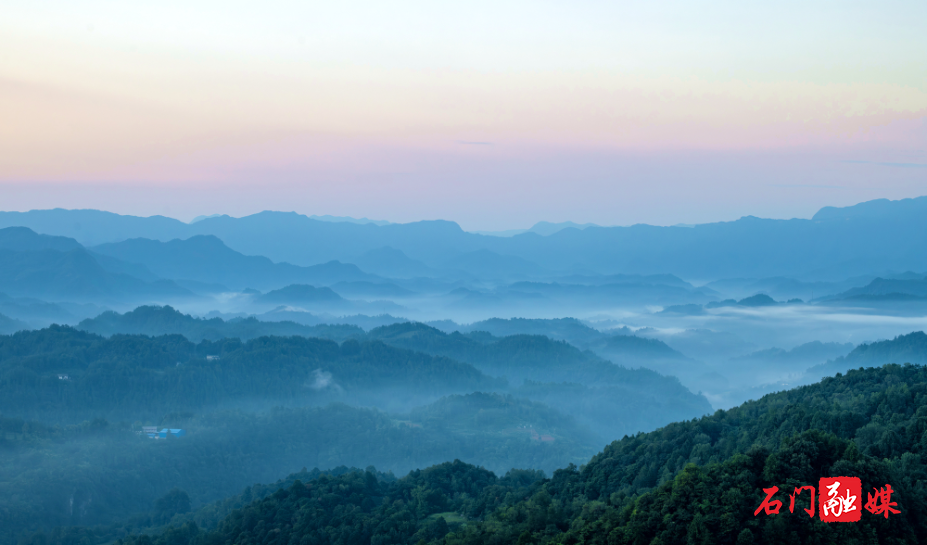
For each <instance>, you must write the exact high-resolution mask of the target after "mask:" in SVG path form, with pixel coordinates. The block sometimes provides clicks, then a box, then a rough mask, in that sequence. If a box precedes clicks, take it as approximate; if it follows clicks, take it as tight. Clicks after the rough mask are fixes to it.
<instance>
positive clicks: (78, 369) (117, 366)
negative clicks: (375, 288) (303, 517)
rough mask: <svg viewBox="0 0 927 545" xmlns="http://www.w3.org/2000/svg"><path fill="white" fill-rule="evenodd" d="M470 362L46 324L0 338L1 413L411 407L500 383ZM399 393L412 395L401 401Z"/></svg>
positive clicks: (134, 415) (345, 346) (352, 345)
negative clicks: (287, 405)
mask: <svg viewBox="0 0 927 545" xmlns="http://www.w3.org/2000/svg"><path fill="white" fill-rule="evenodd" d="M503 384H504V382H501V381H500V380H499V379H494V378H491V377H488V376H486V375H484V374H483V373H481V372H480V371H478V370H477V369H475V368H474V367H472V366H471V365H469V364H466V363H459V362H456V361H453V360H450V359H447V358H441V357H434V356H430V355H426V354H421V353H417V352H412V351H409V350H403V349H399V348H393V347H390V346H387V345H385V344H383V343H380V342H375V341H373V342H367V341H365V342H358V341H355V340H348V341H345V342H344V343H342V344H341V345H339V344H338V343H335V342H333V341H330V340H324V339H315V338H306V337H298V336H293V337H260V338H257V339H252V340H250V341H247V342H241V341H240V340H238V339H223V340H220V341H216V342H212V341H201V342H200V343H198V344H194V343H192V342H190V341H188V340H187V339H186V338H184V337H182V336H180V335H164V336H161V337H147V336H144V335H114V336H112V337H109V338H104V337H101V336H99V335H94V334H91V333H86V332H82V331H78V330H76V329H72V328H70V327H63V326H52V327H50V328H47V329H42V330H37V331H23V332H19V333H15V334H13V335H10V336H2V337H0V394H2V395H0V411H3V412H4V413H5V414H7V415H14V416H19V417H24V418H29V419H35V420H42V421H49V422H52V423H56V422H62V423H74V422H80V421H82V420H85V419H88V418H93V417H95V416H103V417H106V418H107V419H110V420H114V421H118V420H123V419H125V420H128V421H134V420H136V419H145V418H154V417H157V416H160V415H163V414H165V413H169V412H182V411H189V410H200V409H203V408H207V407H217V406H226V405H228V406H242V405H244V404H247V403H257V404H258V405H259V406H267V405H268V403H270V404H271V405H272V404H274V403H277V404H279V403H283V402H300V403H311V404H320V403H327V402H329V401H338V400H340V401H345V402H347V401H351V402H356V401H359V400H360V399H363V401H364V402H363V403H361V404H363V405H370V404H374V405H382V406H385V407H387V406H388V407H394V408H402V407H407V408H410V407H411V406H414V405H413V403H414V402H416V401H422V400H425V401H431V400H433V399H434V398H435V397H438V396H441V395H446V394H448V393H455V392H459V393H464V392H472V391H475V390H486V389H490V390H491V389H493V388H495V387H497V386H500V385H503ZM396 388H402V389H412V391H414V392H415V394H414V395H411V394H410V395H406V396H404V397H402V398H397V397H395V396H393V395H392V392H393V391H394V390H395V389H396Z"/></svg>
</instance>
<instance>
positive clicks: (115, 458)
mask: <svg viewBox="0 0 927 545" xmlns="http://www.w3.org/2000/svg"><path fill="white" fill-rule="evenodd" d="M139 424H151V425H157V426H158V427H159V429H160V428H161V427H162V426H163V427H171V428H183V429H185V430H186V432H187V435H186V436H185V437H183V438H170V439H169V440H164V441H155V440H151V439H148V437H146V436H140V435H138V434H137V431H138V428H139ZM545 439H549V440H545ZM600 447H601V443H600V442H598V441H597V440H596V439H595V438H594V436H593V435H592V434H591V433H590V432H588V431H584V430H583V429H582V428H581V427H578V426H576V424H575V422H573V421H572V419H571V418H569V417H566V416H564V415H563V414H561V413H559V412H557V411H555V410H552V409H550V408H548V407H546V406H544V405H540V404H536V403H531V402H528V401H524V400H518V399H513V398H511V397H505V396H500V395H498V394H472V395H467V396H451V397H448V398H443V399H441V400H438V401H437V402H435V403H434V404H431V405H427V406H424V407H419V408H416V409H415V410H414V411H413V412H412V413H411V414H407V415H390V414H387V413H384V412H382V411H378V410H374V409H362V408H357V407H350V406H347V405H343V404H332V405H329V406H327V407H324V408H277V409H273V410H270V411H267V412H265V413H259V414H253V413H248V412H242V411H218V412H213V413H208V414H203V415H194V414H191V413H174V414H166V415H164V416H163V417H161V418H160V419H158V420H156V421H151V422H141V423H135V424H126V423H109V422H107V421H106V420H102V419H96V420H93V421H88V422H84V423H81V424H77V425H70V426H47V425H43V424H41V423H38V422H34V421H24V420H22V419H17V418H9V417H0V461H2V465H0V467H2V469H0V527H2V528H4V529H5V531H6V535H3V532H0V539H5V541H4V542H7V543H9V542H11V541H9V540H11V539H14V538H15V537H16V535H18V534H19V533H21V532H23V531H28V530H35V529H38V528H41V527H43V526H44V527H46V528H52V527H54V526H71V525H98V524H112V521H114V520H119V519H124V518H126V517H129V516H130V515H132V514H134V513H144V512H148V511H149V510H150V509H151V508H152V505H153V502H154V501H155V500H156V499H157V498H159V497H161V496H163V495H164V494H166V493H168V492H169V491H170V489H172V488H178V489H180V490H183V491H185V493H186V494H188V497H189V498H190V501H192V502H193V504H194V505H201V504H203V503H204V502H211V501H214V500H217V499H219V498H224V497H226V496H229V495H230V494H234V493H235V492H237V491H239V490H240V489H241V488H242V487H243V486H246V485H249V484H251V483H255V482H270V481H273V480H274V479H276V478H277V476H279V475H281V474H287V473H290V472H293V471H296V470H298V469H299V468H300V467H303V466H308V467H322V468H332V467H336V466H339V465H344V464H347V465H354V466H367V465H375V466H377V467H379V468H381V469H383V470H385V471H391V472H395V473H397V474H405V473H407V472H408V471H410V470H412V469H415V468H420V467H428V466H430V465H433V464H436V463H440V462H442V461H445V460H447V459H453V458H460V459H461V460H464V461H467V462H470V463H475V464H479V465H482V466H485V467H487V468H489V469H492V470H494V471H498V472H504V471H507V470H509V469H511V468H513V467H534V468H539V469H543V470H545V471H547V472H551V471H553V470H555V469H556V468H559V467H563V466H565V465H568V464H570V463H583V462H584V461H586V460H588V459H589V457H590V456H591V455H592V454H593V453H595V452H596V451H597V450H598V449H599V448H600Z"/></svg>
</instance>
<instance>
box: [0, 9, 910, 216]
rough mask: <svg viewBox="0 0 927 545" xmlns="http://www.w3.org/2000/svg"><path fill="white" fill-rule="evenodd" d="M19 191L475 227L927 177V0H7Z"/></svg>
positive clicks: (780, 206) (1, 108)
mask: <svg viewBox="0 0 927 545" xmlns="http://www.w3.org/2000/svg"><path fill="white" fill-rule="evenodd" d="M2 11H3V17H2V18H0V119H2V120H3V122H2V123H0V203H2V205H0V208H3V209H6V210H28V209H36V208H53V207H64V208H98V209H105V210H111V211H114V212H120V213H128V214H136V215H151V214H163V215H168V216H172V217H177V218H180V219H183V220H189V219H191V218H193V217H194V216H198V215H202V214H213V213H228V214H231V215H233V216H242V215H247V214H250V213H255V212H258V211H261V210H265V209H270V210H287V211H289V210H295V211H297V212H301V213H305V214H319V215H323V214H331V215H342V216H355V217H361V216H365V217H370V218H376V219H387V220H390V221H398V222H406V221H415V220H420V219H437V218H441V219H449V220H454V221H457V222H458V223H460V224H461V225H462V226H463V227H464V228H466V229H471V230H501V229H513V228H524V227H528V226H530V225H532V224H533V223H535V222H537V221H541V220H546V221H567V220H571V221H575V222H578V223H585V222H593V223H598V224H600V225H630V224H633V223H652V224H659V225H671V224H676V223H702V222H708V221H719V220H731V219H736V218H738V217H740V216H744V215H755V216H761V217H777V218H788V217H810V216H811V215H812V214H813V213H814V212H815V211H816V210H817V209H818V208H820V207H822V206H826V205H836V206H843V205H850V204H855V203H857V202H861V201H865V200H869V199H874V198H891V199H898V198H905V197H915V196H921V195H927V32H924V31H923V22H924V21H927V2H923V1H922V0H921V1H891V0H888V1H883V2H871V1H870V2H854V1H839V2H838V1H834V2H829V1H820V2H814V1H802V2H792V1H788V0H786V1H781V2H753V1H748V0H738V1H729V0H720V1H714V2H704V1H684V2H675V1H664V2H622V1H609V2H605V1H597V0H596V1H592V0H573V1H569V2H566V1H563V2H556V1H547V0H534V1H530V2H529V1H505V0H496V1H493V2H484V1H481V0H474V1H470V2H454V3H450V2H440V1H434V0H432V1H428V2H425V1H421V2H413V1H403V0H397V1H392V2H382V1H381V2H373V1H370V2H366V1H365V2H359V1H345V2H312V1H301V2H295V1H279V0H265V1H263V2H260V3H257V2H237V1H227V0H226V1H222V2H211V1H210V2H207V1H196V0H187V1H184V2H180V1H174V0H164V1H161V2H157V3H155V2H144V1H139V2H115V1H87V0H71V1H68V2H63V1H62V2H59V1H29V2H20V1H16V0H5V1H4V2H3V7H2Z"/></svg>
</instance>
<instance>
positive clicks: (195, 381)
mask: <svg viewBox="0 0 927 545" xmlns="http://www.w3.org/2000/svg"><path fill="white" fill-rule="evenodd" d="M924 248H927V197H921V198H917V199H906V200H902V201H887V200H878V201H869V202H864V203H861V204H858V205H856V206H851V207H846V208H831V207H827V208H823V209H821V210H820V211H819V212H818V213H817V214H815V215H814V216H813V217H812V218H811V219H792V220H769V219H761V218H755V217H744V218H741V219H740V220H737V221H733V222H723V223H710V224H701V225H695V226H675V227H656V226H649V225H634V226H629V227H599V226H596V225H591V224H584V225H577V224H572V223H569V222H568V223H565V224H552V223H546V222H541V223H539V224H537V225H535V226H534V227H532V228H530V229H524V230H515V231H509V232H500V233H471V232H466V231H464V230H462V229H461V228H460V227H459V226H458V225H457V224H456V223H453V222H449V221H423V222H416V223H406V224H397V223H390V222H386V221H376V222H374V221H370V220H353V219H351V218H333V217H330V216H312V217H309V216H304V215H299V214H296V213H284V212H262V213H259V214H255V215H252V216H247V217H242V218H233V217H230V216H227V215H213V216H209V217H202V218H197V219H196V220H194V221H193V222H190V223H184V222H181V221H179V220H175V219H171V218H167V217H162V216H152V217H135V216H126V215H118V214H115V213H110V212H104V211H97V210H64V209H54V210H35V211H30V212H0V459H2V464H0V545H14V544H15V545H53V544H58V543H60V544H62V545H64V544H69V545H70V544H80V545H98V544H99V545H102V544H104V543H112V542H115V541H117V540H122V543H125V544H130V543H131V544H133V545H134V544H136V543H137V544H138V545H151V544H152V543H156V544H157V545H188V544H189V545H195V544H203V545H206V544H216V545H219V544H221V543H227V542H228V543H232V542H235V543H262V544H263V543H271V542H273V543H281V544H282V543H291V542H292V543H303V542H305V543H377V544H387V543H416V544H417V543H426V544H428V543H518V544H524V543H579V542H601V543H657V542H659V543H673V542H684V539H686V537H685V536H686V535H687V534H686V533H685V532H686V531H688V532H690V534H691V532H693V531H695V530H692V528H696V527H699V528H701V527H704V529H705V530H704V531H705V532H708V534H707V535H712V536H715V537H717V536H723V539H722V538H719V539H718V540H716V541H712V542H719V543H720V542H730V543H734V542H735V540H736V542H737V543H752V542H753V541H752V540H753V539H754V537H756V539H757V542H760V539H761V536H766V537H762V539H772V538H771V537H769V536H773V535H775V536H778V535H780V534H779V533H776V532H780V529H776V528H774V527H772V526H770V525H772V524H773V523H771V522H768V521H764V520H760V519H755V517H753V516H750V514H751V512H752V510H753V509H754V508H755V506H756V505H759V503H760V501H762V499H763V494H762V492H761V491H760V489H761V488H762V487H761V486H760V485H759V483H760V482H761V481H762V482H766V481H773V480H776V479H778V480H781V481H784V480H785V479H786V477H788V478H791V475H793V474H790V473H788V471H786V469H783V468H785V467H786V466H788V467H789V468H791V470H794V471H803V472H805V474H807V476H809V479H810V478H811V476H815V475H818V474H821V475H823V474H824V473H828V472H829V471H830V470H831V468H832V467H841V468H844V469H846V470H847V471H849V470H850V469H852V470H854V471H857V472H868V473H867V475H869V476H872V478H873V479H876V480H878V482H879V484H884V483H883V482H882V481H886V480H889V479H892V483H893V485H894V486H895V487H896V489H898V490H899V491H900V492H899V493H900V495H901V498H902V499H901V500H900V501H903V502H904V504H903V505H904V506H905V511H904V513H905V515H903V516H902V517H898V518H895V519H893V523H892V524H891V525H889V523H888V522H886V523H885V524H884V525H882V523H881V521H880V520H877V519H864V521H867V522H866V523H865V524H860V525H859V526H858V527H855V528H854V529H853V532H863V533H866V532H870V531H872V532H878V535H879V536H880V540H881V542H892V540H895V541H894V542H899V543H900V542H904V541H906V540H910V539H915V538H918V539H919V538H925V537H927V523H925V522H924V521H922V520H921V518H922V517H921V515H920V514H918V513H919V512H920V511H917V509H919V508H920V506H921V504H922V503H923V502H924V499H923V498H924V495H923V494H922V492H924V491H925V488H927V472H925V469H924V467H925V466H924V463H923V462H924V460H925V457H927V427H925V426H927V424H925V422H927V377H925V371H924V368H923V367H922V365H924V364H927V334H925V333H924V331H925V330H927V253H925V252H924V251H923V249H924ZM909 364H910V365H909ZM808 445H812V446H808ZM811 451H814V453H815V454H814V455H810V454H807V453H808V452H811ZM802 456H804V458H802ZM799 458H801V459H802V460H804V461H803V462H797V461H796V460H798V459H799ZM777 464H778V465H777ZM790 464H791V465H790ZM796 464H797V465H796ZM802 464H804V465H802ZM839 464H844V465H843V466H841V465H839ZM793 466H794V467H793ZM793 473H794V472H793ZM745 475H747V476H746V477H745ZM764 479H765V480H764ZM692 483H699V484H698V486H702V487H708V488H712V490H714V492H717V494H719V495H720V494H729V495H730V494H733V493H734V492H736V494H739V496H737V497H734V496H731V497H729V498H728V500H729V501H727V502H722V503H721V504H720V505H714V506H711V505H709V504H705V505H703V506H702V507H700V508H698V509H702V510H703V511H704V513H703V514H704V517H702V518H700V519H698V520H695V519H694V518H693V516H690V515H691V514H690V515H686V514H685V513H684V511H685V510H684V509H680V508H676V507H672V504H673V502H674V501H677V499H676V497H677V496H676V495H678V494H683V493H684V489H685V487H687V486H695V485H694V484H692ZM721 483H726V484H721ZM895 483H897V484H895ZM725 486H726V487H727V488H725ZM715 489H717V490H715ZM680 490H683V492H680ZM726 490H727V492H726ZM693 501H694V502H696V503H698V502H705V501H708V500H707V499H706V498H703V497H701V496H699V497H698V498H696V499H695V500H693ZM747 508H749V509H747ZM693 509H695V508H693ZM698 509H695V510H696V511H697V510H698ZM724 510H727V511H725V514H720V511H724ZM660 512H662V513H673V515H672V516H673V517H677V518H678V517H682V518H680V520H679V521H671V520H670V519H669V518H665V517H664V518H663V519H661V518H660V516H658V515H656V514H655V513H660ZM686 516H688V517H689V518H685V517H686ZM699 516H701V515H694V517H699ZM667 517H669V515H667ZM725 517H726V518H725ZM886 520H887V519H886ZM748 523H749V524H748ZM300 525H302V526H300ZM699 525H702V526H699ZM299 528H301V529H299ZM680 528H683V529H686V528H688V530H680ZM792 530H793V529H792V528H789V529H788V531H792ZM744 531H746V532H747V534H744ZM797 531H798V532H799V533H796V534H794V535H795V536H798V537H806V536H807V535H812V534H813V533H814V532H817V531H819V529H815V528H810V529H809V528H802V529H800V530H797ZM848 531H849V530H848ZM679 532H682V534H680V533H679ZM764 532H765V533H764ZM782 532H786V530H782ZM748 534H749V535H748ZM593 535H594V536H598V537H596V538H595V539H593V537H590V536H593ZM848 535H850V534H848ZM855 535H856V534H855V533H854V534H852V535H851V536H850V537H852V536H855ZM867 535H868V534H867ZM242 536H244V537H242ZM305 536H314V537H313V538H312V539H311V540H309V541H305V539H304V537H305ZM352 536H353V537H352ZM660 536H662V537H660ZM600 538H601V539H600ZM881 538H884V539H881ZM301 539H302V541H301ZM596 539H599V541H596ZM656 539H660V540H662V541H656ZM748 539H749V540H750V541H747V540H748Z"/></svg>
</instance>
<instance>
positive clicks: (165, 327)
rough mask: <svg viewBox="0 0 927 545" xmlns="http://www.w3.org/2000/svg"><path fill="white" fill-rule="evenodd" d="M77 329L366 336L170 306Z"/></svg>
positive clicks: (199, 335)
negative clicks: (228, 317)
mask: <svg viewBox="0 0 927 545" xmlns="http://www.w3.org/2000/svg"><path fill="white" fill-rule="evenodd" d="M77 329H81V330H83V331H89V332H90V333H96V334H98V335H103V336H110V335H115V334H120V333H122V334H129V335H151V336H159V335H171V334H177V335H183V336H184V337H186V338H187V339H189V340H191V341H193V342H200V341H202V340H204V339H205V340H210V341H217V340H219V339H224V338H237V339H241V340H243V341H247V340H250V339H254V338H257V337H265V336H269V335H275V336H278V337H289V336H292V335H301V336H303V337H319V338H322V339H331V340H334V341H338V342H341V341H344V340H346V339H351V338H363V337H364V330H363V329H361V328H359V327H357V326H353V325H346V324H339V325H330V324H319V325H314V326H308V325H302V324H297V323H295V322H290V321H280V322H266V321H259V320H258V319H257V318H254V317H249V318H235V319H231V320H223V319H222V318H209V319H205V318H194V317H193V316H190V315H189V314H183V313H181V312H178V311H176V310H174V309H173V308H171V307H169V306H164V307H158V306H142V307H138V308H136V309H135V310H133V311H130V312H126V313H125V314H119V313H118V312H113V311H107V312H104V313H102V314H100V315H99V316H97V317H96V318H87V319H86V320H83V321H81V322H80V323H79V324H78V325H77Z"/></svg>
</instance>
